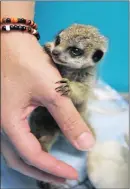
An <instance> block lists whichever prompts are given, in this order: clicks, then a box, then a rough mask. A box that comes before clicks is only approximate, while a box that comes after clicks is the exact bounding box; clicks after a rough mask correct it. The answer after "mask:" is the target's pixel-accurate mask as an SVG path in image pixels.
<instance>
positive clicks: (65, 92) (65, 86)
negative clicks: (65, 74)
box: [55, 78, 71, 96]
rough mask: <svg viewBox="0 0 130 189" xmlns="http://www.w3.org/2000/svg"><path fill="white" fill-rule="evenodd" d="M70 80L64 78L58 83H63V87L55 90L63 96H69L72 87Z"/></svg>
mask: <svg viewBox="0 0 130 189" xmlns="http://www.w3.org/2000/svg"><path fill="white" fill-rule="evenodd" d="M69 82H70V81H69V80H68V79H66V78H63V79H62V80H61V81H58V82H56V83H61V85H60V86H59V87H57V88H55V90H56V92H61V96H63V95H65V96H69V94H70V91H71V90H70V85H69Z"/></svg>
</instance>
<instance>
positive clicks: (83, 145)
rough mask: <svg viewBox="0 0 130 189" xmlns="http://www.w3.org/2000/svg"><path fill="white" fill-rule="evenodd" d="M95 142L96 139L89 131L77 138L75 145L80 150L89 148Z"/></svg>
mask: <svg viewBox="0 0 130 189" xmlns="http://www.w3.org/2000/svg"><path fill="white" fill-rule="evenodd" d="M94 143H95V139H94V137H93V136H92V134H91V133H89V132H84V133H82V134H81V135H80V136H79V137H78V138H77V140H76V142H75V145H76V147H77V148H78V149H79V150H83V151H85V150H88V149H89V148H91V147H92V146H93V145H94Z"/></svg>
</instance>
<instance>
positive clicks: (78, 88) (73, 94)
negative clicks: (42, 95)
mask: <svg viewBox="0 0 130 189" xmlns="http://www.w3.org/2000/svg"><path fill="white" fill-rule="evenodd" d="M56 83H57V84H60V86H58V87H57V88H56V91H57V92H60V93H61V95H65V96H68V97H70V98H71V100H72V102H73V103H74V104H75V105H78V104H81V103H82V102H84V101H86V99H87V94H88V93H87V90H88V88H87V85H85V84H84V83H80V82H75V81H69V79H67V78H63V79H62V80H61V81H58V82H56Z"/></svg>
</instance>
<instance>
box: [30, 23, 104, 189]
mask: <svg viewBox="0 0 130 189" xmlns="http://www.w3.org/2000/svg"><path fill="white" fill-rule="evenodd" d="M44 50H45V51H46V52H47V53H48V55H49V56H50V57H51V58H52V60H53V62H54V63H55V65H56V67H57V68H58V70H59V72H60V74H61V76H62V77H63V79H62V80H61V81H57V85H58V84H59V85H58V86H57V85H56V91H57V92H59V93H61V95H65V96H68V97H69V98H71V100H72V102H73V104H74V106H75V107H76V109H77V110H78V112H79V113H80V114H81V116H82V117H83V119H84V120H85V121H86V122H87V118H85V117H84V112H85V111H86V108H87V107H86V105H87V100H88V98H89V96H90V95H91V92H92V91H93V85H94V83H95V80H96V65H97V63H99V62H100V61H101V59H102V58H103V57H104V54H105V52H106V51H107V39H106V38H105V37H104V36H103V35H101V34H100V32H99V31H98V29H97V28H95V27H93V26H90V25H81V24H73V25H71V26H70V27H68V28H67V29H65V30H62V31H61V32H60V33H59V34H58V35H57V36H56V38H55V40H54V41H52V42H49V43H47V44H45V45H44ZM87 124H88V122H87ZM30 125H31V129H32V133H33V134H34V135H35V136H36V137H37V138H38V139H39V141H40V143H41V145H42V146H44V147H45V146H46V148H47V150H48V149H49V148H50V147H51V145H52V144H53V142H54V139H55V138H56V135H57V134H58V133H59V131H60V130H59V127H58V126H57V124H56V122H55V120H54V119H53V118H52V116H51V115H50V113H49V112H48V111H47V109H45V108H43V107H38V108H37V109H36V110H35V111H34V112H33V113H32V116H31V118H30ZM90 129H91V128H90ZM62 188H63V187H62Z"/></svg>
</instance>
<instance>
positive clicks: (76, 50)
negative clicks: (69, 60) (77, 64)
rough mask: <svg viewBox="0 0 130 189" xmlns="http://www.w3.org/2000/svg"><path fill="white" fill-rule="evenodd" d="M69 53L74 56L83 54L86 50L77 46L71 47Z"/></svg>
mask: <svg viewBox="0 0 130 189" xmlns="http://www.w3.org/2000/svg"><path fill="white" fill-rule="evenodd" d="M69 53H70V55H71V56H72V57H77V56H82V55H83V54H84V51H83V50H82V49H79V48H77V47H69Z"/></svg>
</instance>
